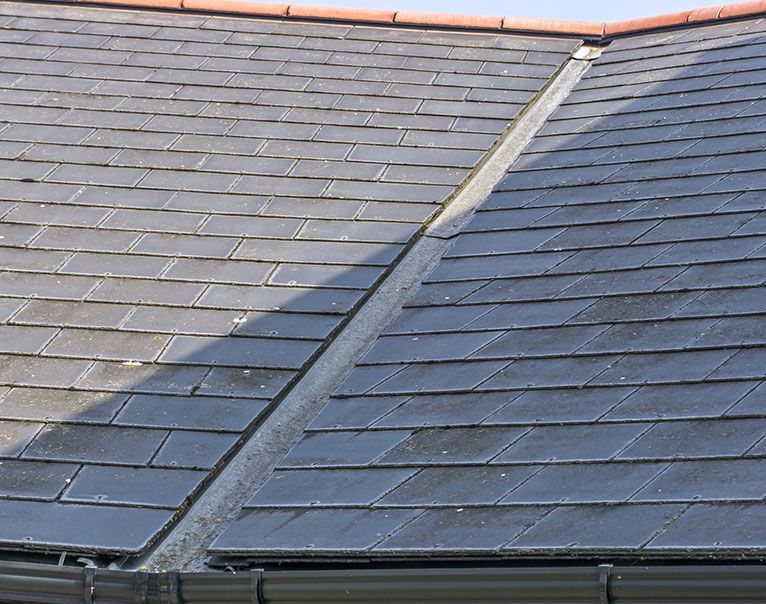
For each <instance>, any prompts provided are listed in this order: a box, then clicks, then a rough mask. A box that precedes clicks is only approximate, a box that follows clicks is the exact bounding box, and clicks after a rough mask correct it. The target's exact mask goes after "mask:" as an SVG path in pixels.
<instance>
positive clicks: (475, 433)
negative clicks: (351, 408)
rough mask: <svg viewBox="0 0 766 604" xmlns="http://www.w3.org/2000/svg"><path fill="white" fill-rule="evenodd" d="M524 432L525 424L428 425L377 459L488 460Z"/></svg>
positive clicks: (382, 461) (396, 461) (427, 462)
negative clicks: (503, 426)
mask: <svg viewBox="0 0 766 604" xmlns="http://www.w3.org/2000/svg"><path fill="white" fill-rule="evenodd" d="M525 432H526V430H525V429H523V428H449V429H443V428H426V429H422V430H420V431H416V432H415V433H414V434H413V435H412V436H410V437H409V438H407V439H406V440H404V441H403V442H401V443H399V444H398V445H397V446H396V447H394V448H393V449H391V450H390V451H388V452H387V453H386V454H385V455H383V456H382V457H381V458H380V459H379V460H378V462H377V463H379V464H405V465H435V464H439V463H461V462H474V463H479V462H487V461H489V460H490V459H492V458H493V457H494V456H495V455H497V454H498V453H499V452H500V451H502V450H503V449H505V448H506V447H508V445H510V444H511V443H513V442H515V441H517V440H518V439H519V438H520V437H522V436H523V435H524V433H525ZM369 434H377V433H376V432H370V433H369Z"/></svg>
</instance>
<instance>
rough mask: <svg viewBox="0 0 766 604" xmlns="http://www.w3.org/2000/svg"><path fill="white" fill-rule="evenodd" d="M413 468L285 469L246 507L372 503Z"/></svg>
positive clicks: (264, 486) (253, 497)
mask: <svg viewBox="0 0 766 604" xmlns="http://www.w3.org/2000/svg"><path fill="white" fill-rule="evenodd" d="M412 473H413V472H412V470H405V469H399V468H376V469H368V470H282V471H279V472H277V473H275V474H274V475H272V476H271V477H270V478H269V479H268V480H267V481H266V482H265V483H264V484H263V486H261V487H260V488H259V489H258V491H257V492H256V493H255V495H253V496H252V497H251V498H250V499H249V500H248V502H247V503H246V504H245V507H246V508H247V507H262V506H266V507H268V506H279V507H284V506H321V505H322V504H325V503H332V504H335V505H337V504H347V505H369V504H371V503H372V502H373V501H375V500H377V499H378V498H380V497H381V496H382V495H383V494H385V493H386V492H387V491H390V490H392V489H393V488H394V487H396V486H397V485H398V484H400V483H401V482H403V481H404V480H406V479H407V478H409V477H410V476H411V475H412Z"/></svg>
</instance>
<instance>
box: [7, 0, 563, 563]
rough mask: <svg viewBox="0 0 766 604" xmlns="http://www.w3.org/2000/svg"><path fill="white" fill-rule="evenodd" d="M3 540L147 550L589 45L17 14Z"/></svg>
mask: <svg viewBox="0 0 766 604" xmlns="http://www.w3.org/2000/svg"><path fill="white" fill-rule="evenodd" d="M0 27H1V28H0V57H2V58H0V103H2V107H1V108H0V156H2V159H0V179H2V180H0V238H1V239H0V268H2V272H0V458H2V460H1V461H0V464H2V465H1V466H0V472H2V475H3V479H2V480H0V545H2V546H3V547H6V548H33V549H40V548H53V549H65V550H69V551H72V550H77V549H80V550H87V551H105V552H127V553H136V552H138V551H140V550H142V549H144V548H145V547H146V546H147V544H148V543H149V542H150V541H151V540H152V539H154V538H155V537H156V536H157V535H158V533H159V532H160V531H161V530H162V529H163V527H164V526H166V524H167V523H168V522H169V521H170V520H171V519H172V518H173V517H174V516H175V515H176V514H177V512H178V511H179V510H181V509H183V507H184V506H185V505H186V504H187V502H188V499H189V498H190V497H191V496H192V495H193V494H194V493H195V491H197V490H198V489H199V487H200V485H201V484H203V483H204V482H205V481H206V480H208V479H209V478H210V477H211V475H212V474H214V473H215V471H216V469H217V468H218V467H219V466H220V465H221V462H222V460H223V459H224V458H225V456H226V455H227V454H228V453H229V452H230V451H231V450H232V449H233V448H235V447H236V446H237V443H238V441H239V439H240V438H242V437H243V435H246V434H247V433H248V431H250V430H252V428H253V427H254V426H256V425H257V423H258V421H259V419H260V418H262V417H263V416H264V414H265V413H267V412H268V410H269V409H270V405H271V403H272V402H274V401H275V400H278V398H279V397H280V393H282V392H283V391H284V390H285V388H286V386H287V385H288V384H290V383H291V381H292V380H294V378H296V376H297V375H298V374H299V372H300V371H301V369H302V368H303V367H305V365H306V364H307V363H308V362H310V360H311V359H312V357H313V355H315V354H316V352H317V351H318V350H319V349H320V347H321V346H322V345H323V343H324V342H326V341H327V340H328V339H329V338H331V337H332V334H333V333H334V331H335V330H337V329H338V328H339V326H340V325H341V324H342V321H343V319H344V317H346V316H347V315H348V314H349V313H350V312H351V311H352V309H353V308H354V307H355V305H357V304H358V303H359V301H360V300H361V299H362V298H363V297H364V295H365V294H366V292H367V291H369V289H370V288H371V287H372V286H373V284H374V283H375V282H376V281H377V280H378V279H379V278H380V277H381V275H382V274H383V273H384V272H385V271H386V269H387V268H388V267H389V266H390V264H391V263H392V261H393V260H394V259H395V258H396V257H397V256H398V255H399V254H400V253H401V251H402V250H403V249H404V247H405V245H406V244H407V242H408V241H409V240H410V239H411V238H412V237H413V235H414V234H415V233H416V232H417V231H418V230H419V229H420V227H421V224H422V223H423V222H424V221H426V220H427V219H428V218H429V217H431V216H432V215H433V214H434V212H435V211H437V209H438V208H439V207H440V204H441V203H442V202H443V201H444V200H445V199H446V198H448V197H449V196H450V195H451V194H452V193H453V192H454V191H455V189H456V187H457V186H458V185H459V184H460V183H461V181H462V180H463V179H464V178H465V176H466V175H467V174H468V173H469V171H470V170H471V168H472V167H473V166H474V165H475V164H476V163H477V162H478V161H479V160H480V159H481V158H482V156H483V155H484V153H485V152H486V150H487V149H488V148H489V147H490V146H491V145H492V144H493V142H494V141H495V139H496V138H497V135H498V133H500V132H501V131H502V130H503V129H504V128H505V127H506V126H507V124H508V122H509V121H510V120H511V119H512V118H513V117H514V116H515V115H516V114H517V112H518V111H519V109H520V108H521V107H523V106H524V104H525V103H526V102H527V101H528V100H529V99H530V98H531V97H532V96H533V95H534V94H535V93H536V91H538V90H539V89H540V88H541V87H542V86H543V85H544V84H545V83H546V81H547V79H548V77H549V76H550V75H551V74H552V73H553V72H554V71H555V70H556V69H557V67H558V65H559V64H560V63H561V62H562V61H563V60H564V59H566V58H567V57H568V56H569V54H570V51H571V50H572V49H573V48H574V47H575V46H576V45H577V44H578V42H577V41H576V40H571V39H569V40H563V39H561V40H557V39H553V38H531V37H526V38H524V37H515V36H509V35H504V34H496V33H489V34H460V33H444V32H438V31H426V30H406V29H401V28H399V29H391V28H389V29H386V28H376V27H354V26H351V25H341V24H321V23H303V22H298V21H295V20H292V21H290V22H285V21H282V20H256V19H250V18H223V17H214V16H208V15H192V14H180V13H170V12H165V13H156V12H152V11H125V10H117V9H94V8H83V7H65V6H55V5H43V4H15V3H9V2H3V3H2V5H0Z"/></svg>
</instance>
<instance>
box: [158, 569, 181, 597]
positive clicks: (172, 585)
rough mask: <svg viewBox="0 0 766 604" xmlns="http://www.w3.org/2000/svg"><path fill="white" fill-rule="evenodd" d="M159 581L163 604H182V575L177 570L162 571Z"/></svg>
mask: <svg viewBox="0 0 766 604" xmlns="http://www.w3.org/2000/svg"><path fill="white" fill-rule="evenodd" d="M159 580H160V602H161V604H181V599H180V598H179V591H180V590H179V584H180V573H179V572H178V571H177V570H168V571H162V572H161V573H160V575H159Z"/></svg>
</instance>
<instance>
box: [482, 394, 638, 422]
mask: <svg viewBox="0 0 766 604" xmlns="http://www.w3.org/2000/svg"><path fill="white" fill-rule="evenodd" d="M632 392H634V390H633V389H632V388H568V389H557V388H554V389H550V388H548V389H544V390H527V391H526V392H523V393H522V394H521V395H520V396H518V397H514V398H513V399H512V400H511V401H510V402H509V403H508V404H507V405H505V406H504V407H503V408H502V409H500V410H499V411H498V412H497V413H495V414H493V415H492V416H490V417H489V418H487V419H486V420H484V423H486V424H536V423H552V422H557V423H558V422H562V423H563V422H579V421H595V420H597V419H599V418H600V417H602V416H604V415H605V414H606V416H607V417H610V416H611V415H612V413H607V412H609V410H610V409H613V408H614V407H615V406H618V405H620V401H622V400H624V399H625V397H627V396H629V395H630V394H631V393H632ZM497 394H499V393H496V395H497ZM508 394H512V393H508ZM484 396H487V395H486V394H485V395H484ZM506 396H508V395H507V394H506Z"/></svg>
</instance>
